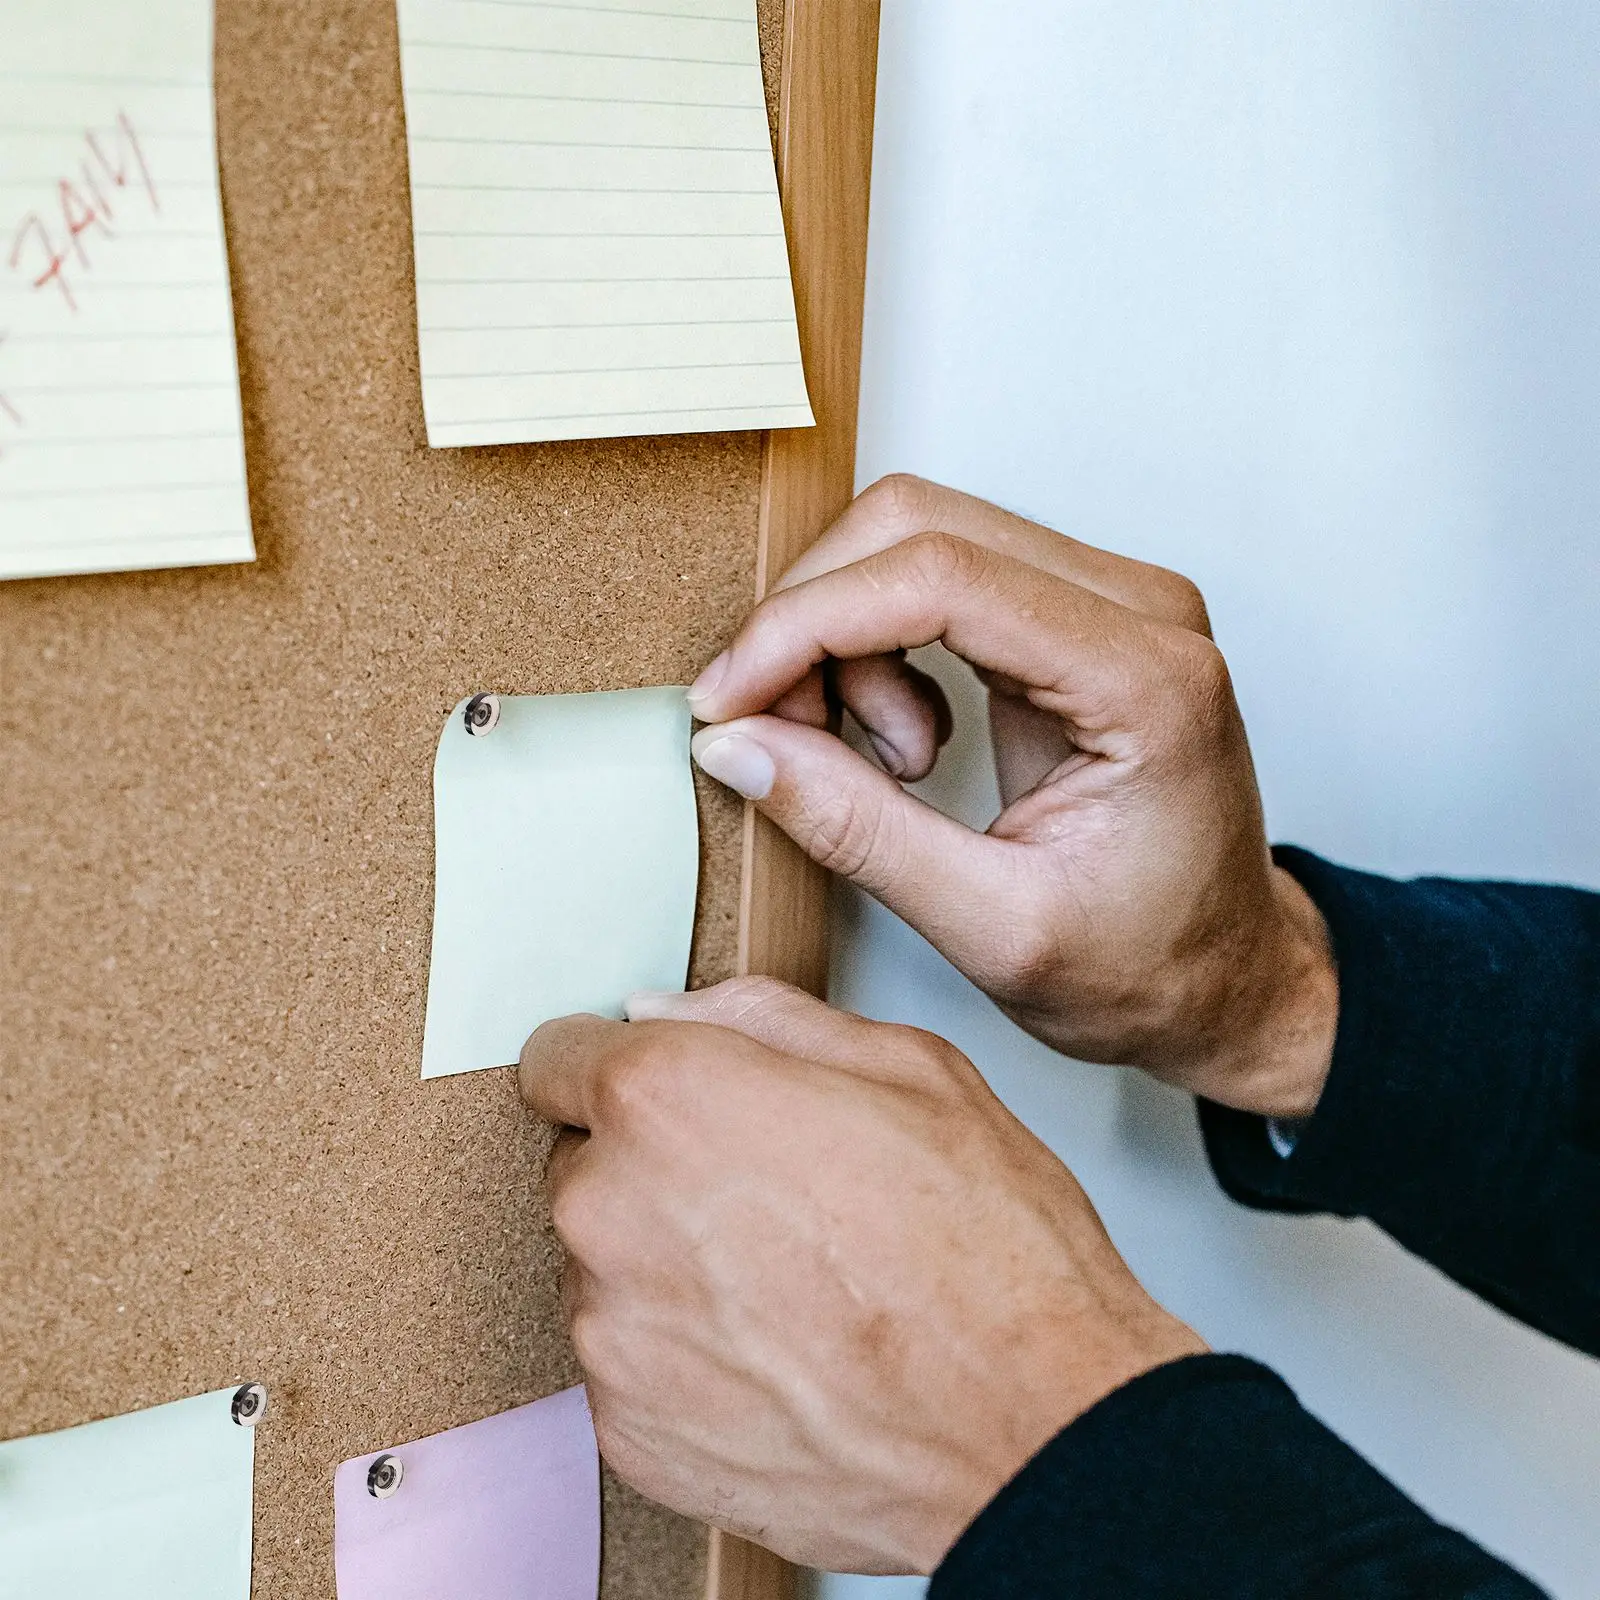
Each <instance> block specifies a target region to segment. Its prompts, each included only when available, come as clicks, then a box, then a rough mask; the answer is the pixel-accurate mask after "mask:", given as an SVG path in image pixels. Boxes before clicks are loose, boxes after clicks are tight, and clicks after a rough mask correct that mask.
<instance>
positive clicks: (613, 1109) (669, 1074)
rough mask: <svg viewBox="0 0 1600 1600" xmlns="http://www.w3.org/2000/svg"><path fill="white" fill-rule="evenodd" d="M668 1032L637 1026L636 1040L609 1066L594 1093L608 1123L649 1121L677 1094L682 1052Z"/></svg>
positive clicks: (666, 1026)
mask: <svg viewBox="0 0 1600 1600" xmlns="http://www.w3.org/2000/svg"><path fill="white" fill-rule="evenodd" d="M670 1029H671V1024H659V1025H656V1024H650V1023H644V1024H641V1025H639V1036H638V1038H637V1039H636V1040H635V1041H633V1042H632V1044H631V1047H630V1048H629V1049H627V1050H626V1051H623V1052H621V1053H620V1054H619V1055H618V1056H617V1057H616V1059H615V1060H614V1061H612V1063H611V1064H610V1067H609V1070H608V1071H607V1072H606V1074H605V1076H604V1078H603V1079H602V1080H601V1082H600V1085H599V1087H598V1089H597V1091H596V1092H597V1095H598V1097H599V1100H600V1104H601V1109H602V1111H603V1113H604V1114H605V1116H606V1117H607V1118H608V1120H610V1121H611V1122H612V1123H615V1124H621V1125H628V1124H636V1123H640V1122H648V1121H653V1120H654V1119H655V1118H657V1117H658V1116H659V1115H660V1114H661V1113H662V1112H663V1111H665V1110H666V1109H667V1108H668V1107H669V1105H670V1104H671V1102H672V1101H673V1100H674V1099H675V1098H676V1097H677V1095H678V1094H679V1092H680V1090H681V1088H682V1085H683V1079H684V1060H683V1051H682V1049H681V1048H680V1047H679V1046H678V1045H677V1044H676V1043H675V1042H674V1038H673V1035H672V1033H671V1032H670V1031H669V1030H670Z"/></svg>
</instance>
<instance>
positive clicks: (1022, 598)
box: [690, 478, 1338, 1117]
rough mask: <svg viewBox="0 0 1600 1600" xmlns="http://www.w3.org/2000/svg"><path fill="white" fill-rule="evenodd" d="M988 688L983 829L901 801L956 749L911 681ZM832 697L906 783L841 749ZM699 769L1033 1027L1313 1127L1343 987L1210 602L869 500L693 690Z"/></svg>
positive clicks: (936, 499)
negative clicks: (957, 673) (1258, 755)
mask: <svg viewBox="0 0 1600 1600" xmlns="http://www.w3.org/2000/svg"><path fill="white" fill-rule="evenodd" d="M936 640H937V641H942V642H943V644H944V645H945V646H946V647H947V648H948V649H950V650H951V651H953V652H954V653H955V654H956V655H958V656H961V657H963V658H964V659H965V660H967V661H968V662H970V663H971V664H972V665H973V666H974V667H975V668H977V669H978V670H979V672H980V674H981V675H982V676H983V678H984V680H985V682H986V683H987V684H988V687H989V691H990V694H989V708H990V720H991V725H992V731H993V737H994V746H995V756H996V765H997V769H998V774H999V779H1000V790H1001V796H1002V802H1003V805H1004V807H1005V809H1004V810H1003V811H1002V812H1001V813H1000V815H999V817H998V818H997V819H996V820H995V822H994V823H993V825H992V826H991V827H990V828H989V830H988V832H987V833H986V834H977V833H974V832H973V831H972V830H970V829H968V828H966V827H963V826H961V825H960V824H959V823H957V822H955V821H953V820H952V819H950V818H948V817H945V816H943V815H941V814H940V813H939V812H937V811H935V810H933V809H932V808H931V807H929V806H927V805H925V804H923V803H922V802H921V801H920V800H918V799H916V798H915V797H914V796H912V795H910V794H908V793H906V791H905V790H904V789H903V788H902V787H901V783H902V781H904V780H912V779H916V778H920V777H923V776H925V775H926V774H927V772H928V771H929V770H930V769H931V767H932V765H933V763H934V760H935V758H936V756H937V753H938V749H939V746H940V744H941V743H942V742H943V740H944V739H945V738H946V737H948V733H949V711H948V708H947V706H946V704H945V701H944V697H943V695H942V694H941V693H940V691H939V690H938V688H937V686H936V685H934V684H933V682H932V681H931V680H930V679H929V678H927V677H926V676H925V675H924V674H922V673H919V672H917V671H915V669H913V668H912V667H910V666H909V665H908V664H907V662H906V661H905V660H904V658H903V657H904V652H905V651H906V650H907V649H910V648H914V647H916V646H919V645H925V644H930V643H933V642H934V641H936ZM830 687H831V689H832V690H833V691H834V692H835V693H836V694H837V697H838V698H839V699H840V700H842V701H843V703H844V704H845V705H846V706H847V707H848V708H849V710H850V711H851V713H852V714H853V715H854V716H855V718H856V719H857V721H858V722H859V723H860V724H861V725H862V727H863V728H864V729H865V730H866V732H867V734H868V736H869V738H870V740H871V743H872V745H873V748H874V749H875V750H876V751H877V753H878V755H879V758H880V759H881V761H882V762H883V765H884V767H885V768H886V769H887V771H884V770H880V769H879V768H878V767H875V766H874V765H873V764H872V763H870V762H868V761H867V760H865V759H864V758H862V757H861V756H859V755H857V754H856V753H855V752H854V751H852V750H851V749H850V748H849V747H848V746H847V745H846V744H845V743H844V742H843V741H841V740H840V739H839V738H837V737H836V736H835V735H834V734H833V733H832V732H830V731H829V713H830V705H829V702H830V699H831V698H832V696H831V695H830V694H829V693H828V692H827V691H828V689H829V688H830ZM690 704H691V706H692V708H693V710H694V713H695V715H696V716H697V717H699V718H700V719H701V720H702V721H704V722H707V723H710V724H715V726H711V727H707V728H704V729H702V730H701V732H700V733H699V734H697V735H696V737H695V741H694V749H695V755H696V759H697V760H698V761H699V763H700V765H701V767H703V768H704V769H705V771H707V772H708V773H710V774H711V776H712V777H714V778H717V779H719V780H721V781H722V782H724V783H727V784H729V785H730V786H731V787H733V788H734V789H736V790H738V791H739V792H740V793H741V794H743V795H745V796H746V797H747V798H749V799H751V800H753V801H754V802H755V803H756V805H757V806H759V807H760V809H761V810H762V811H763V812H765V813H766V815H767V816H769V817H770V818H772V820H773V821H774V822H775V823H777V825H778V826H779V827H780V828H782V829H783V830H784V831H785V832H786V833H788V834H789V835H790V836H791V837H792V838H793V839H795V840H796V842H797V843H798V844H799V845H800V847H801V848H802V849H804V850H805V851H806V852H807V853H808V854H810V855H811V856H812V857H813V858H814V859H816V860H817V861H820V862H821V863H822V864H823V865H824V866H826V867H828V868H829V869H831V870H832V871H835V872H838V873H840V874H842V875H843V876H845V877H847V878H850V879H853V880H854V881H855V882H856V883H858V884H860V885H861V886H862V887H863V888H864V889H866V890H867V891H868V892H870V893H871V894H873V895H876V896H877V898H878V899H880V900H882V901H883V902H884V904H885V905H887V906H889V907H890V908H891V909H892V910H894V911H896V912H897V913H899V915H901V916H902V917H904V918H905V919H906V921H908V922H909V923H911V924H912V926H913V927H915V928H917V929H918V930H920V931H921V932H922V933H923V934H924V935H925V936H926V937H927V938H928V939H929V940H931V941H932V943H933V944H934V945H935V946H937V948H938V949H939V950H941V951H942V952H943V953H944V954H945V955H946V956H947V957H948V958H949V959H950V960H951V961H952V962H954V964H955V965H956V966H957V967H959V968H960V969H961V970H962V971H963V972H965V973H966V974H967V976H968V977H970V978H971V979H972V980H973V981H974V982H975V983H977V984H978V985H979V986H980V987H981V988H982V989H984V990H985V991H987V993H988V994H990V995H991V996H992V997H993V998H994V999H995V1000H996V1001H997V1002H998V1003H999V1004H1000V1005H1001V1006H1002V1007H1003V1008H1004V1009H1005V1010H1006V1012H1007V1013H1008V1014H1009V1015H1011V1016H1012V1017H1013V1018H1014V1019H1015V1020H1016V1021H1017V1022H1019V1023H1020V1024H1021V1025H1022V1026H1023V1027H1024V1028H1026V1029H1028V1030H1029V1031H1030V1032H1031V1033H1033V1034H1035V1035H1036V1036H1037V1037H1038V1038H1040V1039H1042V1040H1044V1041H1045V1042H1046V1043H1048V1044H1050V1045H1052V1046H1054V1047H1055V1048H1057V1049H1059V1050H1061V1051H1063V1052H1064V1053H1066V1054H1068V1055H1072V1056H1076V1057H1079V1058H1081V1059H1084V1060H1090V1061H1105V1062H1118V1063H1126V1064H1131V1065H1135V1066H1141V1067H1144V1068H1146V1069H1148V1070H1149V1071H1151V1072H1152V1073H1154V1074H1155V1075H1157V1076H1159V1077H1162V1078H1164V1079H1167V1080H1168V1081H1170V1082H1173V1083H1177V1084H1180V1085H1182V1086H1183V1087H1185V1088H1188V1089H1190V1090H1192V1091H1194V1092H1196V1093H1199V1094H1204V1095H1207V1096H1209V1097H1210V1098H1212V1099H1214V1100H1218V1101H1221V1102H1223V1103H1225V1104H1228V1105H1232V1106H1236V1107H1239V1108H1240V1109H1242V1110H1248V1111H1257V1112H1260V1113H1262V1114H1264V1115H1269V1116H1278V1117H1295V1116H1305V1115H1308V1114H1309V1113H1310V1112H1311V1111H1312V1110H1313V1108H1314V1107H1315V1105H1316V1103H1317V1099H1318V1097H1319V1095H1320V1094H1321V1090H1322V1084H1323V1082H1324V1080H1325V1079H1326V1076H1327V1070H1328V1064H1329V1060H1330V1057H1331V1053H1332V1048H1333V1033H1334V1026H1335V1022H1336V1016H1337V1007H1338V984H1337V978H1336V976H1335V973H1334V968H1333V963H1332V958H1331V955H1330V953H1329V948H1328V941H1327V935H1326V931H1325V929H1324V927H1323V924H1322V919H1321V916H1320V914H1319V913H1318V912H1317V910H1316V908H1315V906H1313V905H1312V903H1311V901H1310V900H1309V899H1308V897H1307V896H1306V895H1305V893H1304V891H1303V890H1301V889H1300V887H1299V886H1298V884H1296V883H1295V882H1294V880H1293V879H1292V878H1290V877H1289V876H1288V874H1286V873H1284V872H1282V871H1280V870H1278V869H1276V868H1274V866H1273V864H1272V860H1271V857H1270V855H1269V853H1268V849H1267V841H1266V834H1265V830H1264V825H1263V821H1262V813H1261V802H1260V797H1259V794H1258V791H1257V787H1256V778H1255V771H1254V768H1253V765H1252V763H1251V759H1250V747H1249V743H1248V741H1247V740H1246V738H1245V731H1244V725H1243V722H1242V721H1241V719H1240V716H1239V710H1238V706H1237V704H1236V703H1235V700H1234V695H1233V689H1232V685H1231V683H1230V681H1229V677H1228V669H1227V666H1226V664H1225V663H1224V661H1223V658H1222V656H1221V654H1220V653H1219V652H1218V650H1217V648H1216V646H1215V645H1214V644H1213V643H1212V641H1211V638H1210V632H1209V627H1208V623H1207V619H1206V611H1205V606H1204V604H1203V602H1202V600H1201V598H1200V595H1199V593H1198V591H1197V590H1196V589H1195V587H1194V585H1193V584H1191V583H1190V582H1188V580H1187V579H1184V578H1181V577H1179V576H1177V575H1176V574H1175V573H1171V572H1166V571H1164V570H1162V569H1161V568H1159V567H1152V566H1148V565H1145V564H1144V563H1141V562H1137V561H1130V560H1126V559H1124V558H1121V557H1118V556H1114V555H1110V554H1108V553H1106V552H1105V551H1102V550H1096V549H1093V548H1092V547H1090V546H1088V545H1084V544H1080V543H1078V542H1077V541H1076V540H1073V539H1069V538H1067V537H1065V536H1063V535H1061V534H1059V533H1055V532H1053V531H1052V530H1051V529H1049V528H1045V527H1041V526H1040V525H1038V524H1037V523H1032V522H1027V521H1024V520H1023V519H1022V518H1020V517H1016V516H1012V515H1010V514H1008V513H1006V512H1004V511H1000V510H998V509H996V508H995V507H993V506H990V505H986V504H985V503H984V502H982V501H979V500H974V499H972V498H971V497H969V496H967V495H962V494H957V493H955V492H954V491H952V490H948V489H941V488H938V487H936V486H934V485H932V484H927V483H923V482H920V481H919V480H917V479H910V478H894V479H886V480H885V481H884V482H882V483H880V484H878V485H876V486H875V487H874V488H872V489H869V490H868V491H867V492H866V493H865V494H864V495H862V496H861V497H860V499H858V500H857V501H856V502H855V504H854V505H853V506H851V507H850V509H849V510H848V511H847V512H846V513H845V514H844V516H843V517H841V518H840V519H839V521H838V522H837V523H836V524H835V525H834V527H833V528H832V529H831V530H830V531H829V532H828V533H826V534H825V535H824V536H823V537H822V539H821V540H820V541H819V542H818V543H817V544H816V545H815V546H814V547H813V548H812V550H810V551H809V552H808V553H807V554H806V555H805V556H804V557H803V558H802V559H801V561H800V562H799V563H798V564H797V565H796V566H795V567H794V568H793V569H792V570H791V571H790V572H789V573H788V574H787V575H786V576H785V578H784V579H783V582H782V584H781V586H780V587H779V589H778V591H777V592H776V593H775V594H773V595H772V596H771V597H769V598H768V599H767V600H766V601H765V602H764V603H763V604H762V605H761V606H760V607H759V608H758V609H757V610H756V611H755V613H754V614H753V615H752V616H751V617H750V618H749V620H748V621H747V622H746V623H745V625H744V627H743V628H742V629H741V630H740V632H739V634H738V636H737V637H736V638H735V640H734V641H733V644H732V645H731V646H730V648H729V649H728V650H727V651H726V652H724V653H723V654H722V655H721V656H719V657H718V658H717V660H716V661H714V662H713V663H712V664H711V665H710V666H709V667H707V668H706V670H705V672H704V673H702V674H701V677H700V679H699V681H698V682H697V683H696V684H695V685H694V687H693V688H692V689H691V690H690Z"/></svg>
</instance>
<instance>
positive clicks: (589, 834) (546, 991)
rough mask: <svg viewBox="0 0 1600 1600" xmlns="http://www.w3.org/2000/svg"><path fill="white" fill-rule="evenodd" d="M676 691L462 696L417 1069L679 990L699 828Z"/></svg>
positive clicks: (453, 727)
mask: <svg viewBox="0 0 1600 1600" xmlns="http://www.w3.org/2000/svg"><path fill="white" fill-rule="evenodd" d="M689 733H690V717H689V706H688V701H687V699H686V698H685V695H684V691H683V690H682V689H680V688H651V689H625V690H618V691H613V692H610V693H604V694H575V695H507V694H496V693H493V692H490V691H483V692H480V693H477V694H474V695H471V696H468V697H467V698H465V699H463V700H462V701H461V702H460V703H459V704H458V705H457V706H456V707H455V708H454V709H453V710H452V711H451V713H450V715H449V718H448V719H447V721H446V723H445V726H444V731H443V732H442V733H441V735H440V737H439V747H438V754H437V756H436V758H435V761H434V769H433V803H434V914H433V943H432V957H431V961H430V965H429V972H428V1010H427V1021H426V1025H425V1028H424V1032H423V1046H422V1076H423V1077H424V1078H438V1077H445V1076H448V1075H451V1074H454V1073H460V1072H473V1071H477V1070H479V1069H482V1068H487V1067H501V1066H509V1065H511V1064H512V1063H514V1062H515V1061H516V1059H517V1056H518V1054H519V1052H520V1051H521V1049H522V1045H523V1042H524V1041H525V1040H526V1039H527V1037H528V1035H529V1034H530V1033H532V1032H533V1030H534V1029H535V1028H537V1027H538V1026H539V1025H540V1023H542V1022H547V1021H549V1020H550V1019H551V1018H553V1017H561V1016H568V1015H571V1014H572V1013H575V1012H590V1013H594V1014H596V1015H599V1016H609V1017H620V1016H621V1014H622V1004H623V1001H624V1000H626V998H627V997H628V995H629V994H631V993H634V992H635V991H637V990H642V989H651V990H675V989H681V988H683V986H684V984H685V982H686V980H687V977H688V967H689V945H690V941H691V939H692V938H693V934H694V911H695V896H696V892H697V888H698V880H699V862H700V841H699V824H698V818H697V815H696V811H695V798H694V781H693V777H692V775H691V771H690V766H689Z"/></svg>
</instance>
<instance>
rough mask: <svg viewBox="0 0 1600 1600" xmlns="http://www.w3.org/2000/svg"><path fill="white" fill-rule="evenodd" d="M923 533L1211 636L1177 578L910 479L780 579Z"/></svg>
mask: <svg viewBox="0 0 1600 1600" xmlns="http://www.w3.org/2000/svg"><path fill="white" fill-rule="evenodd" d="M921 533H953V534H954V535H955V536H956V537H957V538H959V539H966V540H968V541H969V542H970V543H972V544H977V545H982V546H983V547H984V549H986V550H992V551H993V552H994V553H995V554H996V555H1002V556H1009V557H1011V558H1012V559H1013V560H1016V561H1023V562H1026V563H1027V564H1028V565H1029V566H1031V567H1036V568H1038V570H1039V571H1041V572H1047V573H1049V574H1050V575H1051V576H1052V577H1056V578H1064V579H1066V580H1067V582H1069V583H1075V584H1078V585H1079V586H1080V587H1082V588H1085V589H1089V590H1092V591H1093V592H1094V593H1095V594H1098V595H1103V596H1104V597H1105V598H1106V599H1107V600H1114V601H1116V603H1117V604H1118V605H1123V606H1127V607H1128V608H1129V609H1130V610H1132V611H1137V612H1140V613H1141V614H1142V615H1144V616H1147V617H1151V618H1153V619H1155V620H1156V621H1159V622H1169V623H1174V624H1176V625H1177V626H1179V627H1182V628H1188V629H1189V630H1190V631H1191V632H1194V633H1201V634H1204V635H1205V636H1206V637H1207V638H1208V639H1209V638H1210V637H1211V623H1210V619H1209V618H1208V616H1207V614H1206V605H1205V601H1204V599H1202V597H1201V594H1200V591H1199V589H1197V588H1196V587H1195V585H1194V584H1193V583H1191V582H1190V581H1189V579H1187V578H1185V577H1183V576H1182V574H1180V573H1176V572H1171V571H1169V570H1168V569H1167V568H1165V567H1158V566H1155V565H1153V564H1152V563H1151V562H1148V561H1137V560H1135V559H1134V558H1133V557H1131V556H1121V555H1117V554H1116V553H1115V552H1113V551H1110V550H1102V549H1099V548H1098V547H1097V546H1095V545H1092V544H1085V543H1084V542H1083V541H1082V540H1081V539H1074V538H1072V537H1071V535H1069V534H1065V533H1058V532H1057V531H1056V530H1055V529H1054V528H1048V527H1046V526H1045V525H1044V524H1043V523H1041V522H1030V521H1029V520H1028V518H1026V517H1021V516H1018V515H1017V514H1016V513H1015V512H1012V511H1006V510H1004V509H1002V508H1001V507H1000V506H996V505H991V504H990V503H989V502H988V501H987V500H980V499H978V497H977V496H976V495H970V494H963V493H962V492H961V491H960V490H959V489H949V488H946V487H945V486H944V485H943V484H938V483H930V482H928V481H927V480H926V479H924V478H917V477H913V476H911V475H910V474H908V473H894V474H891V475H890V476H889V477H887V478H880V479H879V480H878V482H876V483H875V484H873V485H872V486H871V487H870V488H868V489H865V490H863V491H862V492H861V493H860V494H859V495H857V496H856V498H855V499H854V500H853V501H851V503H850V504H849V505H848V506H847V507H846V508H845V510H844V511H843V512H841V513H840V515H839V517H838V518H837V519H836V520H835V522H834V523H833V525H832V526H831V527H830V528H829V529H828V530H827V531H826V532H825V533H824V534H823V535H822V536H821V537H820V538H819V539H818V540H817V542H816V543H815V544H814V545H812V546H811V548H810V549H809V550H807V551H806V553H805V554H804V555H803V556H801V557H800V559H799V560H798V561H796V562H795V563H794V565H793V566H792V567H790V568H789V570H788V571H787V572H785V573H784V575H783V576H782V577H781V578H780V579H779V580H778V582H777V584H776V585H775V586H774V588H775V589H791V588H794V587H796V586H797V585H799V584H802V583H805V582H808V581H809V580H810V579H812V578H816V577H820V576H821V575H822V574H823V573H825V572H833V571H836V570H837V569H838V568H840V567H846V566H849V565H851V564H852V563H853V562H856V561H861V560H864V559H865V558H866V557H868V556H872V555H877V554H878V553H879V552H880V551H883V550H888V549H891V548H892V547H893V546H895V545H897V544H903V543H904V542H905V541H906V540H907V539H914V538H916V536H917V535H918V534H921Z"/></svg>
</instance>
